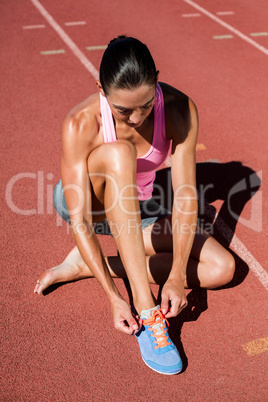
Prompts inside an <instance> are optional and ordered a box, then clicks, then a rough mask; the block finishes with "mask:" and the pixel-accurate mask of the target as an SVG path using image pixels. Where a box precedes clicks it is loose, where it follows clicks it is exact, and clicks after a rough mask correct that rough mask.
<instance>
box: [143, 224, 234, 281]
mask: <svg viewBox="0 0 268 402" xmlns="http://www.w3.org/2000/svg"><path fill="white" fill-rule="evenodd" d="M171 219H172V218H171V217H170V216H169V217H166V218H164V219H162V220H160V221H158V222H157V224H155V225H157V226H155V227H154V225H151V226H149V227H148V228H146V229H145V230H144V243H145V251H146V254H147V255H155V261H154V266H156V265H157V264H156V259H157V255H158V253H163V252H165V253H171V257H170V258H169V261H170V260H172V247H173V243H172V232H171V230H170V228H171ZM159 261H160V262H161V261H162V256H161V255H160V256H159ZM160 265H161V264H160ZM170 269H171V267H170V262H169V264H168V267H167V270H170ZM234 270H235V261H234V258H233V256H232V255H231V254H230V253H229V252H228V251H227V250H226V249H225V248H224V247H223V246H222V245H221V244H220V243H218V242H217V241H216V240H215V239H214V238H213V237H212V236H210V235H209V234H207V233H206V232H205V231H203V230H201V229H200V228H198V231H197V233H196V234H195V238H194V242H193V246H192V250H191V253H190V258H189V261H188V264H187V271H186V277H187V280H186V283H185V287H187V288H195V287H202V288H207V289H213V288H217V287H219V286H223V285H225V284H227V283H229V282H230V281H231V280H232V278H233V275H234ZM164 277H166V273H165V274H164Z"/></svg>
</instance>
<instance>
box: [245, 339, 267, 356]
mask: <svg viewBox="0 0 268 402" xmlns="http://www.w3.org/2000/svg"><path fill="white" fill-rule="evenodd" d="M242 348H243V349H244V351H245V352H246V353H247V355H248V356H256V355H259V354H260V353H264V352H267V351H268V338H260V339H256V340H254V341H251V342H248V343H246V344H245V345H242Z"/></svg>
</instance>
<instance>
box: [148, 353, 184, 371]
mask: <svg viewBox="0 0 268 402" xmlns="http://www.w3.org/2000/svg"><path fill="white" fill-rule="evenodd" d="M141 358H142V360H143V361H144V363H145V364H146V366H147V367H149V368H150V369H151V370H153V371H155V372H156V373H158V374H164V375H176V374H179V373H180V372H181V371H182V368H181V369H180V370H179V371H176V372H175V373H164V372H163V371H158V370H156V369H155V368H152V367H151V366H149V364H148V363H146V361H145V360H144V358H143V357H142V356H141Z"/></svg>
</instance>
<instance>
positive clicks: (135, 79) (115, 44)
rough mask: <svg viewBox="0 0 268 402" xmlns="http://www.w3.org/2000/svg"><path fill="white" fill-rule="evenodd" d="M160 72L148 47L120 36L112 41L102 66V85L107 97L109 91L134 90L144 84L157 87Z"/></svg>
mask: <svg viewBox="0 0 268 402" xmlns="http://www.w3.org/2000/svg"><path fill="white" fill-rule="evenodd" d="M157 76H158V71H156V68H155V63H154V60H153V58H152V55H151V53H150V51H149V49H148V47H147V46H146V45H145V44H144V43H142V42H140V41H139V40H138V39H135V38H132V37H127V36H118V37H117V38H115V39H113V40H111V42H110V43H109V45H108V47H107V49H106V50H105V52H104V54H103V57H102V60H101V64H100V83H101V86H102V88H103V91H104V93H105V95H107V94H108V93H109V89H111V88H114V89H134V88H137V87H138V86H140V85H142V84H148V85H156V82H157Z"/></svg>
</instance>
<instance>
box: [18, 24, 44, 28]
mask: <svg viewBox="0 0 268 402" xmlns="http://www.w3.org/2000/svg"><path fill="white" fill-rule="evenodd" d="M45 27H46V26H45V25H44V24H39V25H24V26H23V27H22V28H23V29H40V28H45Z"/></svg>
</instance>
